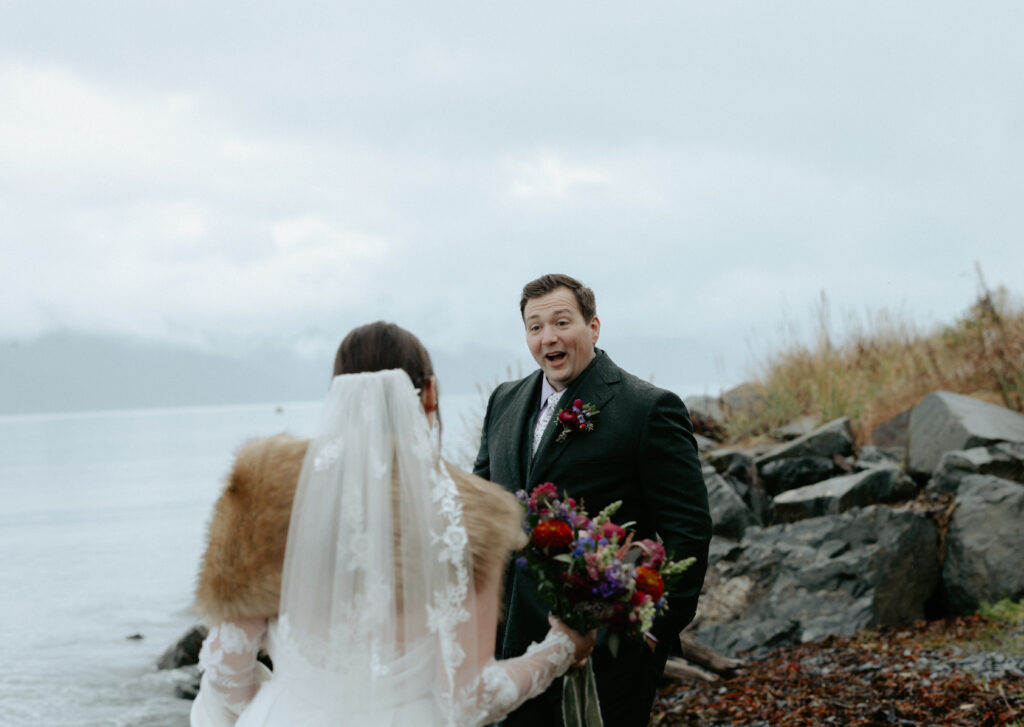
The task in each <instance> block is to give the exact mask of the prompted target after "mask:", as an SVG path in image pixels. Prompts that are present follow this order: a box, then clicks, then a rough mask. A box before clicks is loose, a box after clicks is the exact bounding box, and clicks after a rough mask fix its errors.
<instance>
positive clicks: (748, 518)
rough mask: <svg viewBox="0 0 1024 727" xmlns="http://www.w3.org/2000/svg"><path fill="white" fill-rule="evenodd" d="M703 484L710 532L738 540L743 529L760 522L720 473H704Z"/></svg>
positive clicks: (741, 535)
mask: <svg viewBox="0 0 1024 727" xmlns="http://www.w3.org/2000/svg"><path fill="white" fill-rule="evenodd" d="M704 484H705V485H706V486H707V488H708V505H709V507H710V508H711V522H712V533H714V534H715V535H720V536H722V537H726V538H732V539H734V540H739V539H740V538H741V537H743V531H744V530H746V529H747V528H748V527H750V526H751V525H759V524H760V523H759V522H758V520H757V518H756V517H755V516H754V513H753V512H751V510H750V508H749V507H747V505H746V504H745V503H744V502H743V499H742V498H741V497H740V495H739V494H738V493H737V492H736V490H735V489H733V487H732V486H731V485H730V484H729V483H728V482H727V481H726V480H725V478H723V477H722V476H721V475H719V474H716V473H712V474H707V473H705V475H704Z"/></svg>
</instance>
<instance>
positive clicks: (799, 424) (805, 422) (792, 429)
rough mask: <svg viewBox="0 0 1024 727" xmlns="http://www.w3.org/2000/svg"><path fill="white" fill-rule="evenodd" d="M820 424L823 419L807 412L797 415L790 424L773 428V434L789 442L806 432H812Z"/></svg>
mask: <svg viewBox="0 0 1024 727" xmlns="http://www.w3.org/2000/svg"><path fill="white" fill-rule="evenodd" d="M820 424H821V419H819V418H818V417H816V416H814V415H813V414H805V415H804V416H802V417H797V418H796V419H794V420H793V421H791V422H790V423H789V424H784V425H783V426H781V427H776V428H775V429H773V430H772V436H773V437H775V438H776V439H781V440H782V441H784V442H788V441H789V440H791V439H796V438H797V437H802V436H804V435H805V434H810V433H811V432H813V431H814V430H815V429H817V428H818V426H819V425H820Z"/></svg>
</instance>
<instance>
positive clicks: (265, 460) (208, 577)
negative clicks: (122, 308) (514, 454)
mask: <svg viewBox="0 0 1024 727" xmlns="http://www.w3.org/2000/svg"><path fill="white" fill-rule="evenodd" d="M308 447H309V440H308V439H298V438H296V437H292V436H289V435H287V434H278V435H276V436H273V437H266V438H262V439H253V440H250V441H248V442H246V443H245V444H244V445H242V448H241V449H240V450H239V451H238V454H237V456H236V457H235V463H234V466H233V467H232V469H231V473H230V474H229V475H228V478H227V485H226V487H225V488H224V491H223V492H222V493H221V496H220V498H219V499H218V500H217V503H216V505H215V506H214V510H213V517H212V519H211V521H210V526H209V530H208V534H207V545H206V552H205V554H204V555H203V559H202V562H201V564H200V569H199V580H198V585H197V588H196V600H195V608H196V611H197V612H198V613H199V614H200V615H201V616H202V617H203V618H205V619H206V620H207V621H208V622H209V623H211V624H213V623H219V622H221V621H228V620H238V619H243V618H267V619H269V618H273V617H275V616H276V615H277V612H278V602H279V601H280V597H281V570H282V567H283V566H284V552H285V546H286V544H287V540H288V523H289V521H290V519H291V510H292V499H293V498H294V496H295V487H296V485H297V484H298V480H299V473H300V472H301V470H302V463H303V460H304V459H305V456H306V449H307V448H308ZM445 466H446V467H447V468H448V473H449V474H450V475H451V476H452V479H453V480H454V481H455V484H456V486H457V487H458V490H459V495H460V498H461V500H462V503H463V519H464V522H465V525H466V532H467V535H468V536H469V541H470V549H471V551H472V559H473V573H474V579H475V581H476V582H477V585H478V586H479V585H480V584H481V583H482V582H483V581H484V580H489V579H490V578H492V577H496V576H497V575H498V574H500V573H501V570H502V568H504V566H505V563H506V561H507V559H508V555H509V553H510V552H511V551H512V550H514V549H515V548H519V547H522V546H523V545H525V542H524V541H525V536H524V534H523V531H522V527H521V524H522V517H523V512H522V507H521V506H520V505H519V503H518V502H517V501H516V499H515V497H513V496H512V495H511V494H510V493H508V492H507V491H505V490H504V489H502V488H501V487H500V486H498V485H495V484H494V483H492V482H488V481H487V480H484V479H481V478H480V477H477V476H475V475H471V474H469V473H467V472H463V471H462V470H460V469H458V468H457V467H454V466H453V465H451V464H449V463H447V462H446V463H445Z"/></svg>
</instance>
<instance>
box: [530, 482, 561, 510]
mask: <svg viewBox="0 0 1024 727" xmlns="http://www.w3.org/2000/svg"><path fill="white" fill-rule="evenodd" d="M557 497H558V488H557V487H555V483H553V482H545V483H544V484H543V485H537V486H536V487H534V488H533V491H532V492H531V493H530V501H529V503H528V505H529V507H530V510H532V511H533V512H537V505H538V504H539V503H540V501H541V500H542V499H548V500H554V499H555V498H557Z"/></svg>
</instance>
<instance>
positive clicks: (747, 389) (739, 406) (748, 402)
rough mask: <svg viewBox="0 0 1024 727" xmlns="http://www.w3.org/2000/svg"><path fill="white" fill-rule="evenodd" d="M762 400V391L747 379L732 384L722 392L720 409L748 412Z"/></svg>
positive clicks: (759, 404)
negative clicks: (735, 384) (736, 384)
mask: <svg viewBox="0 0 1024 727" xmlns="http://www.w3.org/2000/svg"><path fill="white" fill-rule="evenodd" d="M762 402H764V391H763V390H762V389H761V387H760V386H758V385H757V384H752V383H750V382H749V381H748V382H745V383H742V384H740V385H739V386H734V387H732V388H731V389H729V390H728V391H726V392H725V393H724V394H722V410H723V411H724V412H725V415H726V416H727V417H728V416H729V415H730V414H749V413H750V412H753V411H754V410H756V409H757V408H758V407H759V406H761V404H762Z"/></svg>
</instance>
